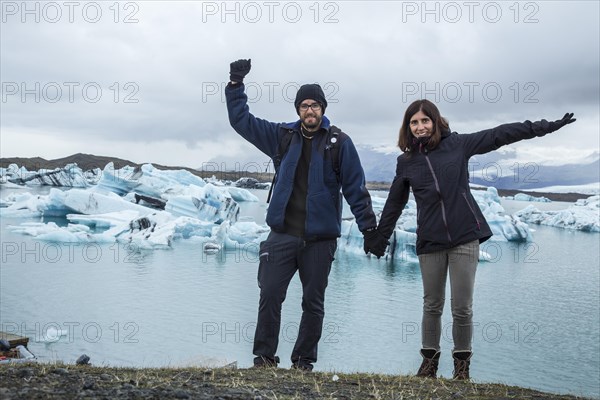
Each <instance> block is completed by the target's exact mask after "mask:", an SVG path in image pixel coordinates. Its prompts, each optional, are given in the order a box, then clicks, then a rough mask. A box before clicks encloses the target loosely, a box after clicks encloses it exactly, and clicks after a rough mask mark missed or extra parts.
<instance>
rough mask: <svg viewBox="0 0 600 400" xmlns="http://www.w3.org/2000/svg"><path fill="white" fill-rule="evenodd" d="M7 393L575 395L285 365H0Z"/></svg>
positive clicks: (0, 385) (6, 399) (0, 382)
mask: <svg viewBox="0 0 600 400" xmlns="http://www.w3.org/2000/svg"><path fill="white" fill-rule="evenodd" d="M0 398H2V399H3V400H12V399H229V400H235V399H255V400H259V399H261V400H262V399H277V400H282V399H551V400H552V399H565V400H566V399H576V398H578V397H573V396H559V395H552V394H548V393H541V392H537V391H534V390H529V389H523V388H518V387H510V386H505V385H499V384H474V383H471V382H455V381H452V380H446V379H437V380H436V379H422V378H416V377H414V376H392V375H373V374H337V375H336V374H335V373H323V372H316V373H306V372H300V371H292V370H286V369H260V370H256V369H225V368H221V369H203V368H186V369H171V368H169V369H154V368H151V369H132V368H112V367H102V368H100V367H93V366H74V365H62V364H36V363H32V364H12V365H0Z"/></svg>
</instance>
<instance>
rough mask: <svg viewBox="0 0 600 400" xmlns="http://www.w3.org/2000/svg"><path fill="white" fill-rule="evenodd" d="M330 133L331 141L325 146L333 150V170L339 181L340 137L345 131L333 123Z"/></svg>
mask: <svg viewBox="0 0 600 400" xmlns="http://www.w3.org/2000/svg"><path fill="white" fill-rule="evenodd" d="M329 133H330V135H329V143H327V145H326V146H325V150H329V151H330V152H331V153H330V154H331V163H332V167H333V171H334V172H335V176H336V177H337V180H338V182H340V139H341V138H342V135H345V133H344V132H342V130H341V129H340V128H338V127H337V126H335V125H331V127H330V128H329Z"/></svg>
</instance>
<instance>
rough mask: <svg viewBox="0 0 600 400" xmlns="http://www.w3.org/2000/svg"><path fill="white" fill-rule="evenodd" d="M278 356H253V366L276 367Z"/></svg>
mask: <svg viewBox="0 0 600 400" xmlns="http://www.w3.org/2000/svg"><path fill="white" fill-rule="evenodd" d="M277 364H279V357H277V356H275V357H274V358H271V357H266V356H258V357H255V358H254V368H277Z"/></svg>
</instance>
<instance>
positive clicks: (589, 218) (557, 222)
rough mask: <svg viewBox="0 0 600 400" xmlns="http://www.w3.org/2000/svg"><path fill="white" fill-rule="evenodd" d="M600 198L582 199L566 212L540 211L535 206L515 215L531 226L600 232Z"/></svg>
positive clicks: (530, 206)
mask: <svg viewBox="0 0 600 400" xmlns="http://www.w3.org/2000/svg"><path fill="white" fill-rule="evenodd" d="M599 210H600V196H591V197H588V198H587V199H580V200H578V201H577V202H576V203H575V204H573V205H572V206H570V207H569V208H567V209H565V210H560V211H540V210H538V209H537V208H536V207H534V206H533V205H529V206H527V207H525V208H524V209H523V210H521V211H518V212H516V213H515V214H514V215H515V216H517V217H518V218H520V219H521V220H523V221H526V222H527V223H530V224H538V225H549V226H554V227H558V228H564V229H572V230H578V231H584V232H600V221H599Z"/></svg>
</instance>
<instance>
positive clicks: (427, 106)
mask: <svg viewBox="0 0 600 400" xmlns="http://www.w3.org/2000/svg"><path fill="white" fill-rule="evenodd" d="M419 111H422V112H423V114H425V115H427V116H428V117H429V118H430V119H431V121H432V122H433V132H431V137H430V139H429V141H428V142H427V148H428V149H429V150H431V149H435V148H436V147H437V145H438V144H439V143H440V140H442V132H443V131H446V130H448V129H450V128H449V126H448V121H447V120H446V118H444V117H442V115H441V114H440V110H438V108H437V107H436V105H435V104H433V103H432V102H431V101H429V100H426V99H423V100H416V101H414V102H412V104H411V105H409V106H408V108H407V109H406V112H405V113H404V119H403V120H402V126H401V127H400V135H399V136H398V147H400V150H402V151H404V152H407V151H410V149H411V146H412V143H413V138H414V136H413V135H412V133H411V131H410V119H411V118H412V116H413V115H415V114H416V113H418V112H419Z"/></svg>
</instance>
